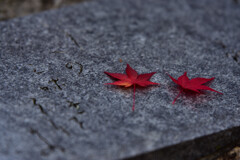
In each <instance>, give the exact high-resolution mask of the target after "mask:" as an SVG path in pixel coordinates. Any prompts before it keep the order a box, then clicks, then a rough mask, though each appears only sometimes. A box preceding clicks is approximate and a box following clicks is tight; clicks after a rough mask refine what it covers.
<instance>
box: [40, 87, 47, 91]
mask: <svg viewBox="0 0 240 160" xmlns="http://www.w3.org/2000/svg"><path fill="white" fill-rule="evenodd" d="M40 89H42V90H44V91H48V90H49V88H48V87H40Z"/></svg>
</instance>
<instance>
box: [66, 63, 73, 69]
mask: <svg viewBox="0 0 240 160" xmlns="http://www.w3.org/2000/svg"><path fill="white" fill-rule="evenodd" d="M65 66H66V68H67V69H72V68H73V66H72V63H71V62H68V63H67V64H66V65H65Z"/></svg>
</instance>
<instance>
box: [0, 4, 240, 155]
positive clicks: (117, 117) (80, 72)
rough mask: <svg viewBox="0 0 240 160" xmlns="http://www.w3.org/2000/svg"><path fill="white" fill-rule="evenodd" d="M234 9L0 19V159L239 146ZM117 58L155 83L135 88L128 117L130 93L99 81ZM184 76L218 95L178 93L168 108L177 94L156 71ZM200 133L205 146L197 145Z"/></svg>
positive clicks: (132, 7)
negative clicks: (206, 81)
mask: <svg viewBox="0 0 240 160" xmlns="http://www.w3.org/2000/svg"><path fill="white" fill-rule="evenodd" d="M239 7H240V6H239V4H238V3H236V2H235V1H230V0H229V1H225V0H220V1H211V2H209V1H207V0H202V1H191V0H186V1H181V2H179V1H167V0H166V1H157V0H125V1H117V0H116V1H113V0H100V1H93V2H86V3H81V4H79V5H74V6H71V7H67V8H62V9H59V10H54V11H48V12H43V13H40V14H35V15H31V16H27V17H23V18H18V19H13V20H11V21H7V22H1V23H0V32H1V34H0V128H1V129H0V159H1V160H16V159H18V160H32V159H34V160H43V159H44V160H63V159H68V160H76V159H81V160H85V159H86V160H91V159H97V160H112V159H122V158H129V157H134V156H137V155H141V154H150V155H151V153H149V152H151V151H158V150H159V151H161V150H164V149H165V148H169V149H167V150H164V152H166V153H167V152H168V150H169V151H173V150H174V149H175V147H176V149H177V150H176V152H173V153H175V154H177V151H179V152H180V151H181V150H184V149H185V148H181V147H178V145H179V144H182V143H185V142H186V143H187V142H188V143H189V146H191V149H192V150H191V152H188V153H189V155H191V154H192V158H193V157H195V158H199V157H202V156H206V155H207V154H210V153H212V152H215V151H216V150H214V149H219V145H220V147H222V146H224V145H225V144H226V143H230V142H231V141H230V140H234V141H235V140H239V139H240V137H239V135H240V134H239V135H238V134H233V131H232V130H231V129H232V128H233V127H235V129H237V130H235V131H234V133H235V132H237V131H239V126H240V116H239V115H240V105H239V103H240V96H239V95H240V90H239V86H240V81H239V80H240V66H239V61H240V60H239V59H240V58H239V55H238V53H239V51H240V43H239V42H240V30H239V26H240V20H239V19H240V10H239ZM127 63H129V64H130V65H131V66H132V67H133V68H134V69H136V70H137V71H138V73H147V72H153V71H155V72H157V74H155V75H154V76H153V77H152V79H151V80H152V81H153V82H157V83H160V84H161V85H160V87H149V88H146V89H140V88H137V91H136V108H135V111H134V113H133V112H132V110H131V107H132V95H133V89H132V88H128V89H123V88H117V87H111V86H105V85H103V84H104V83H106V82H111V79H109V77H107V76H106V75H104V74H103V72H104V71H109V72H119V73H121V72H122V73H123V71H124V70H125V67H126V64H127ZM184 71H187V72H188V76H189V77H190V78H194V77H198V76H200V77H216V79H215V80H214V82H213V83H212V84H210V86H211V87H212V88H214V89H216V90H218V91H221V92H223V93H224V94H223V95H219V94H217V93H214V92H205V94H201V95H187V94H183V95H181V96H180V98H179V99H178V100H177V102H176V103H175V105H174V106H173V105H171V103H172V100H173V99H174V97H175V96H176V95H177V94H178V91H179V90H178V89H177V87H176V86H175V85H174V83H173V82H172V81H171V80H170V78H169V77H168V76H167V75H166V72H168V73H169V74H171V75H172V76H173V77H178V76H180V75H182V74H183V73H184ZM220 132H221V133H223V134H221V137H220V138H219V137H218V133H220ZM211 134H213V135H215V136H216V137H218V138H216V137H212V139H214V138H215V139H214V143H209V142H212V141H211V139H207V137H208V138H209V135H211ZM237 135H238V136H237ZM229 136H230V137H231V139H225V137H229ZM205 137H206V138H205ZM199 138H202V140H203V141H204V139H207V140H209V141H208V143H203V144H201V145H203V148H204V145H205V147H206V146H209V148H211V149H209V150H208V149H205V150H204V151H203V150H200V149H199V148H196V146H197V145H198V143H194V142H195V140H197V139H199ZM224 139H225V140H224ZM203 141H201V142H203ZM226 141H227V142H226ZM188 143H187V145H188ZM216 144H217V145H216ZM187 145H186V146H187ZM221 145H222V146H221ZM186 146H185V147H186ZM216 146H218V148H217V147H216ZM194 149H195V150H194ZM171 155H173V154H171ZM165 156H166V155H165ZM178 157H180V158H179V159H181V158H182V159H188V157H184V158H183V157H182V156H178ZM168 159H170V158H168Z"/></svg>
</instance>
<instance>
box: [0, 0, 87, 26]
mask: <svg viewBox="0 0 240 160" xmlns="http://www.w3.org/2000/svg"><path fill="white" fill-rule="evenodd" d="M83 1H86V0H0V21H2V20H8V19H10V18H14V17H20V16H25V15H28V14H31V13H37V12H40V11H44V10H48V9H53V8H59V7H63V6H67V5H71V4H74V3H78V2H83Z"/></svg>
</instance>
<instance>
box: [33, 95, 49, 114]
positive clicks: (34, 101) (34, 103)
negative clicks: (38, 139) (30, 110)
mask: <svg viewBox="0 0 240 160" xmlns="http://www.w3.org/2000/svg"><path fill="white" fill-rule="evenodd" d="M31 99H32V101H33V105H35V106H38V108H39V110H40V111H41V112H42V114H45V115H48V113H47V112H46V111H45V110H44V109H43V107H42V105H40V104H37V100H36V98H31Z"/></svg>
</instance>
